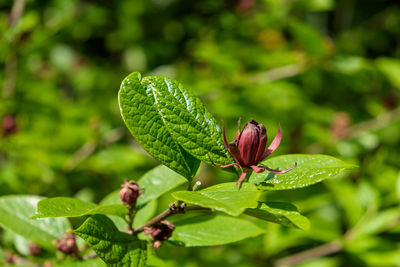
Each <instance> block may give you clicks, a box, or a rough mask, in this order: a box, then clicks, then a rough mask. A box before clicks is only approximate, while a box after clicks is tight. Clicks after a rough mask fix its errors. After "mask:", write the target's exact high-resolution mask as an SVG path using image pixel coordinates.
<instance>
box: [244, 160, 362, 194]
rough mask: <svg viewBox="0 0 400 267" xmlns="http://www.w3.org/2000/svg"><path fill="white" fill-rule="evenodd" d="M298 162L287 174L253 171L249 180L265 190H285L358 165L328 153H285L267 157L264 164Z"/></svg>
mask: <svg viewBox="0 0 400 267" xmlns="http://www.w3.org/2000/svg"><path fill="white" fill-rule="evenodd" d="M295 163H297V167H296V168H294V169H293V170H291V171H289V172H287V173H285V174H274V173H271V172H268V171H266V172H264V173H252V175H251V176H250V178H249V182H250V183H253V184H256V185H257V186H258V187H259V188H261V189H265V190H283V189H294V188H301V187H306V186H309V185H312V184H315V183H318V182H320V181H322V180H324V179H326V178H329V177H334V176H336V175H338V174H339V173H341V172H343V171H345V170H350V169H353V168H356V167H357V166H356V165H353V164H349V163H346V162H344V161H342V160H340V159H337V158H334V157H331V156H326V155H303V154H293V155H283V156H278V157H274V158H270V159H267V160H265V161H263V162H262V165H265V166H268V167H269V168H272V169H280V170H282V169H286V168H289V167H290V166H293V165H294V164H295Z"/></svg>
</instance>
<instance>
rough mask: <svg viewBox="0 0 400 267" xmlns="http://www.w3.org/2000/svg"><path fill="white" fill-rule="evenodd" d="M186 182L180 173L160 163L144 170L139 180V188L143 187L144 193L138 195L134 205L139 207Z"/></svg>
mask: <svg viewBox="0 0 400 267" xmlns="http://www.w3.org/2000/svg"><path fill="white" fill-rule="evenodd" d="M186 182H187V180H186V179H185V178H184V177H182V176H181V175H179V174H177V173H176V172H173V171H171V170H170V169H168V168H166V167H165V166H162V165H160V166H158V167H156V168H154V169H152V170H150V171H148V172H146V174H145V175H143V176H142V178H141V179H140V180H139V182H138V183H139V186H140V188H144V193H143V194H142V195H140V196H139V198H138V200H137V204H136V206H137V207H138V208H139V209H140V208H142V207H143V206H144V205H146V204H147V203H148V202H149V201H151V200H153V199H157V198H158V197H160V196H162V195H163V194H165V193H166V192H168V191H170V190H172V189H174V188H175V187H178V186H180V185H182V184H184V183H186Z"/></svg>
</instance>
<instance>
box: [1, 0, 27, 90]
mask: <svg viewBox="0 0 400 267" xmlns="http://www.w3.org/2000/svg"><path fill="white" fill-rule="evenodd" d="M24 8H25V0H14V3H13V5H12V7H11V11H10V15H9V17H8V25H9V27H10V29H12V28H13V27H14V26H15V25H16V24H17V23H18V21H19V20H20V18H21V16H22V14H23V12H24ZM17 42H18V38H17V40H13V41H11V43H10V44H9V45H10V46H11V47H15V45H16V43H17ZM12 51H13V50H12ZM17 66H18V58H17V55H16V53H15V52H11V54H10V56H9V58H8V59H7V61H6V63H5V71H4V72H5V77H4V84H3V93H2V96H3V97H4V98H7V97H10V96H12V95H13V93H14V91H15V85H16V81H17Z"/></svg>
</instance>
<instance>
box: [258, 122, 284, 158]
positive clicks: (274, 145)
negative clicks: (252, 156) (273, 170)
mask: <svg viewBox="0 0 400 267" xmlns="http://www.w3.org/2000/svg"><path fill="white" fill-rule="evenodd" d="M281 139H282V131H281V126H280V125H278V133H277V134H276V136H275V138H274V140H272V143H271V144H270V145H269V147H268V149H267V150H266V151H265V152H264V154H263V155H262V157H261V159H260V161H262V160H264V159H265V158H266V157H268V156H269V155H270V154H271V153H272V152H274V151H275V150H276V149H277V148H278V146H279V144H280V143H281Z"/></svg>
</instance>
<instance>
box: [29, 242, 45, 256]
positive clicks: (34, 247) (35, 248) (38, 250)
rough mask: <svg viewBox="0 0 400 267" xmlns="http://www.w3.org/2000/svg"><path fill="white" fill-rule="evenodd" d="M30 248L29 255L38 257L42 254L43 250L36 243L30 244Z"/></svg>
mask: <svg viewBox="0 0 400 267" xmlns="http://www.w3.org/2000/svg"><path fill="white" fill-rule="evenodd" d="M28 248H29V253H30V254H31V255H33V256H38V255H39V254H40V253H41V252H42V248H41V247H39V246H38V245H36V244H35V243H30V244H29V246H28Z"/></svg>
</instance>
